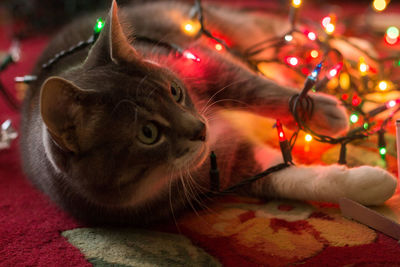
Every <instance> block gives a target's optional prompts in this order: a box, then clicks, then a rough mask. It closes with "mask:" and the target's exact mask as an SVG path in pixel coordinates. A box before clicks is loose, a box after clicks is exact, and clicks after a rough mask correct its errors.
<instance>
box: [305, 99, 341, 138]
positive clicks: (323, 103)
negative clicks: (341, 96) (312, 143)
mask: <svg viewBox="0 0 400 267" xmlns="http://www.w3.org/2000/svg"><path fill="white" fill-rule="evenodd" d="M310 96H311V98H312V100H313V103H314V110H313V113H312V116H311V119H309V120H308V121H307V125H308V126H309V127H310V128H311V129H312V130H313V131H315V132H317V133H319V134H323V135H329V136H337V135H339V134H341V133H343V132H346V131H347V130H348V129H349V119H348V116H347V113H346V109H345V108H344V107H343V105H341V103H340V102H339V101H338V99H337V98H335V97H333V96H330V95H326V94H310Z"/></svg>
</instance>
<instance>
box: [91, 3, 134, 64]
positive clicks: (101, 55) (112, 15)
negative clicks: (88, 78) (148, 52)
mask: <svg viewBox="0 0 400 267" xmlns="http://www.w3.org/2000/svg"><path fill="white" fill-rule="evenodd" d="M101 60H103V61H104V60H112V61H114V62H115V63H117V64H118V63H121V62H131V63H132V62H139V61H140V59H139V56H138V54H137V52H136V50H135V49H134V48H133V46H132V45H131V44H130V43H129V41H128V38H127V37H126V35H125V33H124V31H123V29H122V26H121V23H120V20H119V16H118V5H117V2H116V1H115V0H114V1H113V2H112V6H111V9H110V12H109V14H108V17H107V20H106V23H105V25H104V28H103V29H102V31H101V33H100V36H99V38H98V39H97V41H96V42H95V44H94V45H93V47H92V49H91V50H90V52H89V55H88V58H87V59H86V61H85V65H86V66H88V65H89V66H93V65H96V64H98V63H99V61H101Z"/></svg>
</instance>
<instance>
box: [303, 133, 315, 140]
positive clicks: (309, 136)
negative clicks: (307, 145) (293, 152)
mask: <svg viewBox="0 0 400 267" xmlns="http://www.w3.org/2000/svg"><path fill="white" fill-rule="evenodd" d="M304 139H305V140H306V142H311V141H312V139H313V138H312V136H311V135H310V134H306V136H305V137H304Z"/></svg>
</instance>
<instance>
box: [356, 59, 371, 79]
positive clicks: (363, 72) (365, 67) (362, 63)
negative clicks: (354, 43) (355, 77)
mask: <svg viewBox="0 0 400 267" xmlns="http://www.w3.org/2000/svg"><path fill="white" fill-rule="evenodd" d="M358 67H359V69H360V72H361V75H362V76H364V75H366V74H367V71H368V69H369V66H368V65H367V64H366V63H365V59H364V57H360V63H359V66H358Z"/></svg>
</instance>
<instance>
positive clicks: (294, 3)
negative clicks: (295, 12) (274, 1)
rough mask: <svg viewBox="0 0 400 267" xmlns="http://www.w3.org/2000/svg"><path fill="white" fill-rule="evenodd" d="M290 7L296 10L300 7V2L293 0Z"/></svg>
mask: <svg viewBox="0 0 400 267" xmlns="http://www.w3.org/2000/svg"><path fill="white" fill-rule="evenodd" d="M292 6H293V7H295V8H298V7H300V6H301V0H293V1H292Z"/></svg>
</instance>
